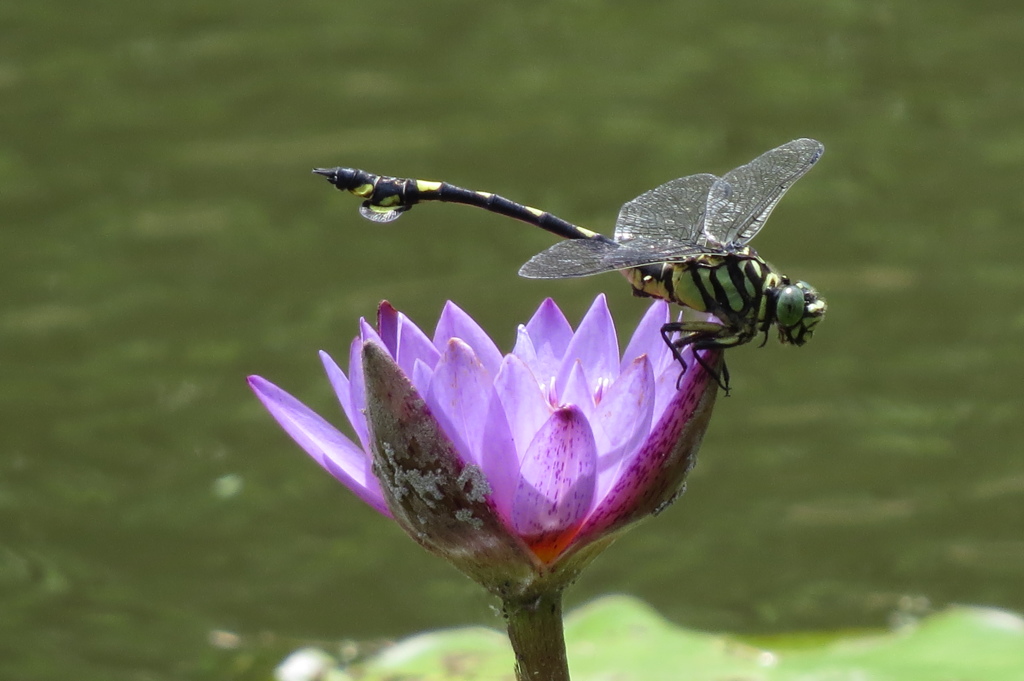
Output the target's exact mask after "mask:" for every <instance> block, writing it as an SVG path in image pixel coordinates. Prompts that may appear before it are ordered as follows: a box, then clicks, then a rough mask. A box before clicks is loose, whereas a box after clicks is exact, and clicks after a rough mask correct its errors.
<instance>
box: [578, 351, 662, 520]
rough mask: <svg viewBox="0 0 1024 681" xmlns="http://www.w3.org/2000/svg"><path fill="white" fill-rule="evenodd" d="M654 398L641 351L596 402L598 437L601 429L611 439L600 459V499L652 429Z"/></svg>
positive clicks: (650, 373) (594, 422)
mask: <svg viewBox="0 0 1024 681" xmlns="http://www.w3.org/2000/svg"><path fill="white" fill-rule="evenodd" d="M654 400H655V387H654V372H653V371H652V369H651V362H650V360H649V359H648V358H647V355H641V356H639V357H637V358H636V359H635V360H633V362H632V363H630V364H629V365H628V366H627V367H626V370H625V371H624V372H623V373H622V375H620V376H619V377H618V379H616V380H615V382H614V383H612V385H611V386H610V387H609V388H608V390H607V391H605V394H604V397H603V398H602V399H601V402H600V403H599V404H598V405H597V407H596V409H595V413H594V414H593V416H591V418H590V422H591V424H592V427H593V428H594V435H595V437H596V438H598V440H599V441H600V437H599V436H598V433H599V432H600V433H601V434H602V435H603V436H604V437H606V438H607V441H608V444H607V446H606V447H603V448H601V450H600V451H601V458H600V459H599V461H598V470H599V473H598V482H597V493H596V498H597V499H598V500H600V499H603V498H604V496H605V495H606V494H607V493H608V490H609V489H610V488H611V485H612V483H614V482H615V481H616V480H617V479H618V478H619V475H620V472H621V469H622V468H623V467H624V466H627V465H628V464H629V462H631V461H632V457H633V456H635V455H636V454H637V453H638V452H639V451H640V446H641V445H642V444H643V442H644V440H645V439H646V437H647V435H648V434H649V433H650V432H651V418H652V416H653V414H654Z"/></svg>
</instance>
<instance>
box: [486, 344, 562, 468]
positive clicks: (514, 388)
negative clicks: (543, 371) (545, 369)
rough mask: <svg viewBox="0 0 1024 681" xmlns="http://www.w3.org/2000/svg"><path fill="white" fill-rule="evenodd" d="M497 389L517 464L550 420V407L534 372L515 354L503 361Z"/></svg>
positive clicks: (496, 383) (497, 379)
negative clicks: (509, 429) (514, 448)
mask: <svg viewBox="0 0 1024 681" xmlns="http://www.w3.org/2000/svg"><path fill="white" fill-rule="evenodd" d="M494 389H495V390H496V391H497V393H498V399H499V400H500V401H501V406H502V408H503V409H504V411H505V417H506V420H507V421H508V423H509V426H510V427H511V429H512V439H513V441H514V442H515V446H516V451H517V452H518V459H517V463H518V461H519V460H522V458H523V456H524V455H525V454H526V448H527V447H529V446H530V443H531V442H533V438H534V436H536V435H537V431H539V430H540V429H541V426H543V425H544V424H545V423H546V422H547V420H548V419H549V418H550V417H551V405H550V403H549V402H548V401H547V398H546V396H545V393H544V392H543V391H542V389H541V387H540V386H539V385H538V384H537V379H536V378H534V375H533V372H531V371H530V369H529V367H527V366H526V364H525V363H524V362H523V360H521V359H519V358H518V357H516V356H515V355H507V356H506V357H505V359H504V360H502V363H501V369H500V370H499V371H498V378H496V379H495V381H494Z"/></svg>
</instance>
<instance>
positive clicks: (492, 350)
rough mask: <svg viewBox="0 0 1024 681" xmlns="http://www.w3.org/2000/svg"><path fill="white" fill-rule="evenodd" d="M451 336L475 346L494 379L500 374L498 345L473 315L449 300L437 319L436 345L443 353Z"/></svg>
mask: <svg viewBox="0 0 1024 681" xmlns="http://www.w3.org/2000/svg"><path fill="white" fill-rule="evenodd" d="M450 338H459V339H461V340H462V341H463V342H465V343H466V344H467V345H469V347H471V348H473V352H474V353H476V356H477V358H478V359H479V360H480V363H481V364H483V366H484V368H486V369H487V372H488V374H489V375H490V376H491V378H492V379H493V378H494V377H495V376H497V375H498V367H500V366H501V351H500V350H498V346H497V345H495V344H494V341H492V340H491V337H490V336H488V335H487V332H485V331H484V330H483V329H481V328H480V325H479V324H477V323H476V321H474V320H473V318H472V317H470V316H469V315H468V314H466V313H465V312H463V311H462V309H461V308H459V306H457V305H456V304H455V303H453V302H451V301H448V302H447V303H445V306H444V310H443V311H442V312H441V318H440V319H438V320H437V328H436V329H435V331H434V347H436V348H437V349H438V351H439V352H442V353H443V352H444V350H445V345H446V344H447V343H448V339H450Z"/></svg>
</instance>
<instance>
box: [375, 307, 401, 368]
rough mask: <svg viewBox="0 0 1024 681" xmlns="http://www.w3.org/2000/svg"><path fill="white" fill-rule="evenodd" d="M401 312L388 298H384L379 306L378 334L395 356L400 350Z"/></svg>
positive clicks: (390, 352)
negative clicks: (399, 328)
mask: <svg viewBox="0 0 1024 681" xmlns="http://www.w3.org/2000/svg"><path fill="white" fill-rule="evenodd" d="M399 314H400V313H399V312H398V310H396V309H395V308H394V307H392V306H391V303H389V302H388V301H386V300H382V301H381V302H380V305H378V306H377V334H378V335H379V336H380V339H381V341H382V342H383V343H384V347H385V348H387V350H388V353H389V354H390V355H391V356H392V357H395V356H396V353H397V351H398V324H399Z"/></svg>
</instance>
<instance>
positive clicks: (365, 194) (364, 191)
mask: <svg viewBox="0 0 1024 681" xmlns="http://www.w3.org/2000/svg"><path fill="white" fill-rule="evenodd" d="M349 191H350V192H352V193H353V194H355V195H356V196H360V197H362V198H364V199H368V198H370V197H371V196H372V195H373V185H372V184H361V185H359V186H358V187H355V188H354V189H349Z"/></svg>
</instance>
